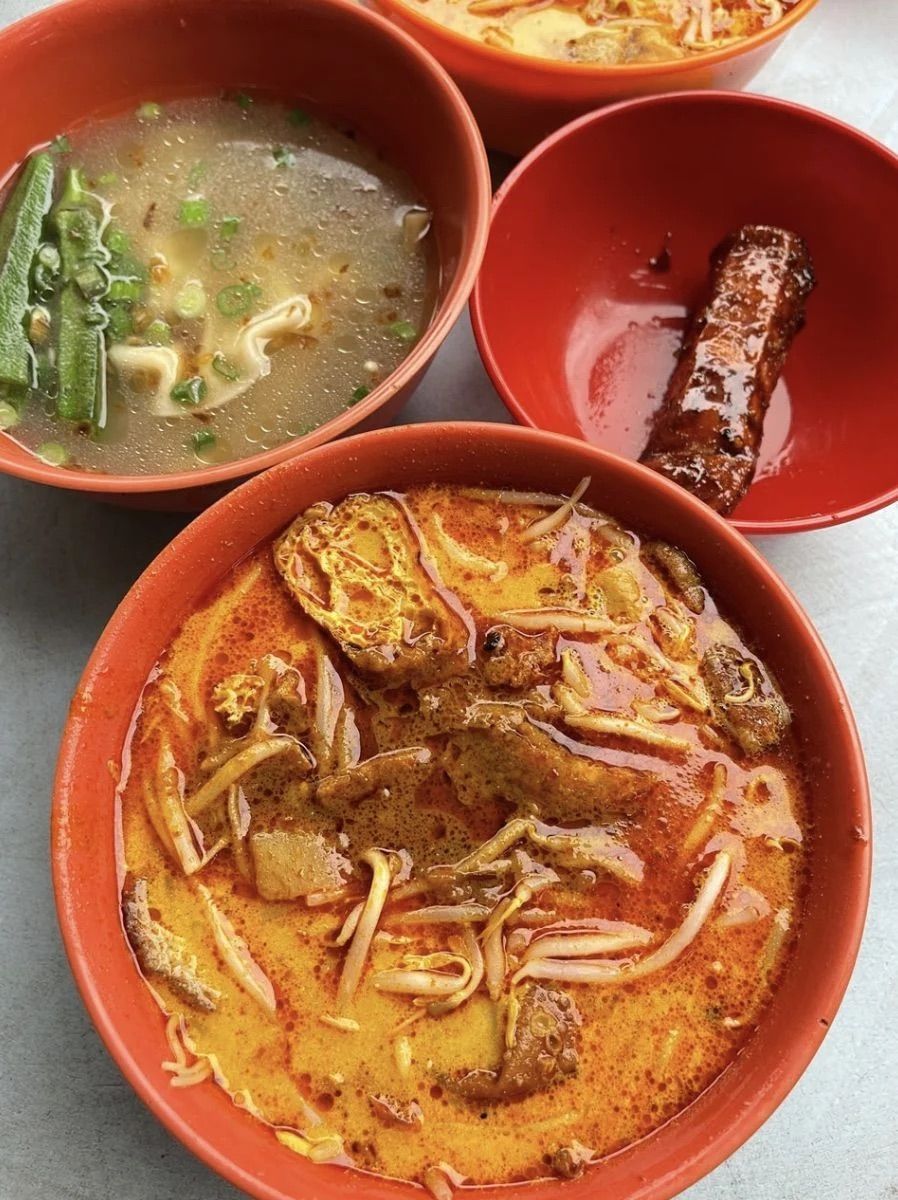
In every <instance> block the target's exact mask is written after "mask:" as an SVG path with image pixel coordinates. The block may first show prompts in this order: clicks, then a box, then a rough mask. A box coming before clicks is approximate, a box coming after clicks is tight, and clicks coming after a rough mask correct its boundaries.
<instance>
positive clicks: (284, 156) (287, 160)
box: [271, 146, 296, 167]
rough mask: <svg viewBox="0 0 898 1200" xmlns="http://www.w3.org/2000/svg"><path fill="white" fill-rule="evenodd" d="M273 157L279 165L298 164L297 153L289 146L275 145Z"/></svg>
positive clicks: (290, 165) (272, 152)
mask: <svg viewBox="0 0 898 1200" xmlns="http://www.w3.org/2000/svg"><path fill="white" fill-rule="evenodd" d="M271 157H272V158H273V159H274V163H275V166H277V167H292V166H294V165H295V164H296V155H295V154H294V153H293V151H292V150H291V149H290V147H289V146H275V147H274V149H273V150H272V151H271Z"/></svg>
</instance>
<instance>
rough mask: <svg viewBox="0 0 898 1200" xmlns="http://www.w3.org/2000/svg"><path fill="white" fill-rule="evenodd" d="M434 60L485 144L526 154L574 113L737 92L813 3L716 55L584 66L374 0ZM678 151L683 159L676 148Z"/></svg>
mask: <svg viewBox="0 0 898 1200" xmlns="http://www.w3.org/2000/svg"><path fill="white" fill-rule="evenodd" d="M374 2H375V3H376V4H377V5H378V7H379V8H381V9H382V10H383V11H384V12H386V13H388V14H389V16H390V18H391V19H392V20H393V21H395V22H396V24H397V25H400V26H402V27H403V28H404V29H407V30H409V32H411V33H413V34H414V36H415V37H416V38H417V39H418V41H419V42H420V43H421V44H422V45H423V46H426V47H427V49H428V50H429V51H430V52H431V53H432V54H433V55H434V56H435V57H436V58H438V59H439V60H440V62H441V63H442V64H443V66H445V67H446V69H447V70H448V71H449V72H450V74H451V75H452V77H453V79H455V81H456V82H457V83H458V85H459V87H460V88H461V90H462V91H463V92H464V94H465V96H466V98H467V100H468V102H469V104H470V105H471V108H472V109H473V110H474V115H475V116H476V117H477V120H478V122H479V123H480V128H481V129H482V130H483V136H484V138H485V140H486V144H487V145H488V146H491V147H492V148H493V149H494V150H504V151H505V152H506V153H507V154H515V155H518V154H526V152H527V151H528V150H529V149H530V148H531V147H532V146H534V145H536V143H537V142H538V141H539V140H540V139H541V138H544V137H545V136H546V134H548V133H551V132H552V131H553V130H554V129H558V128H559V126H561V125H564V124H565V122H567V121H570V120H572V119H573V118H574V117H579V116H580V115H581V113H585V112H589V111H590V110H591V109H594V108H598V107H599V105H602V104H609V103H612V102H613V101H617V100H626V99H629V98H630V97H632V96H646V95H652V94H655V93H658V92H673V91H679V90H680V89H681V88H722V87H724V88H738V87H742V86H743V85H744V84H746V83H748V81H749V80H750V79H752V78H753V77H754V76H755V75H756V74H757V73H758V71H759V70H760V69H761V67H762V66H763V65H764V63H765V62H766V61H767V59H768V58H769V57H770V56H771V54H773V52H774V51H775V50H776V49H777V47H778V46H779V44H780V41H781V39H782V38H783V37H785V35H786V34H787V33H788V32H789V30H790V29H793V28H794V27H795V25H797V24H798V22H799V21H800V20H802V18H803V17H806V16H807V14H808V13H809V12H810V11H811V9H812V8H813V7H814V5H815V4H816V3H817V0H798V3H797V4H796V5H795V7H794V8H792V9H790V10H789V12H788V13H787V14H786V15H785V17H784V18H783V19H782V21H778V22H777V23H776V24H775V25H772V26H771V27H770V28H769V29H764V30H762V31H761V32H760V33H757V34H755V35H754V36H753V37H750V38H744V39H743V40H742V41H740V42H737V43H735V44H734V45H732V46H726V47H724V48H723V49H722V50H713V51H711V52H710V53H708V54H702V55H696V56H695V57H693V58H683V59H676V60H673V61H670V62H652V63H625V64H622V65H620V66H608V67H602V66H585V65H577V64H575V63H569V62H556V61H552V60H550V59H542V58H534V57H531V56H529V55H524V54H514V53H512V52H510V51H508V50H500V49H495V48H494V47H491V46H487V45H485V44H484V43H483V42H480V41H475V40H474V39H473V38H468V37H464V36H462V35H461V34H459V33H455V32H454V31H453V30H451V29H447V28H446V27H445V26H444V25H440V24H439V23H438V22H437V21H434V20H432V19H430V18H429V17H428V16H427V8H426V5H424V6H422V7H419V5H418V4H417V3H415V0H374ZM684 153H688V151H687V149H686V145H685V143H684Z"/></svg>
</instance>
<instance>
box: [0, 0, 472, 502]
mask: <svg viewBox="0 0 898 1200" xmlns="http://www.w3.org/2000/svg"><path fill="white" fill-rule="evenodd" d="M235 88H241V89H245V90H248V91H254V90H258V91H259V92H261V93H263V94H267V95H271V96H273V97H276V98H278V99H283V100H287V101H290V100H300V99H301V100H304V101H308V102H309V103H310V104H311V105H312V106H314V107H315V109H316V110H317V111H320V112H321V113H322V115H324V116H326V117H328V116H329V117H332V118H334V119H336V120H338V121H340V122H341V123H343V124H346V125H349V126H351V127H352V128H354V129H356V130H357V131H358V132H359V133H360V134H363V135H364V136H365V137H366V138H367V139H368V140H369V141H370V142H371V143H373V145H374V146H375V147H377V148H378V149H379V150H380V151H381V152H382V153H383V155H384V157H385V158H387V159H388V160H389V161H390V162H392V163H394V164H396V165H397V166H400V167H403V168H404V169H405V170H406V171H407V172H408V174H409V175H410V176H411V177H412V179H413V180H414V182H415V183H416V185H417V187H418V189H419V191H420V192H421V194H422V196H423V197H424V199H425V202H426V203H427V204H428V205H429V207H430V208H431V209H432V210H433V213H434V226H433V229H434V236H435V237H436V241H437V248H438V258H439V271H440V275H439V288H438V300H437V306H436V310H435V312H434V314H433V317H432V319H431V321H430V324H429V326H428V328H427V329H426V331H425V333H424V334H423V336H422V337H421V339H420V340H419V341H418V343H417V344H416V345H415V347H414V349H413V350H412V351H411V353H410V354H409V356H408V357H407V358H406V359H405V361H404V362H402V363H401V364H400V365H399V366H398V367H397V369H396V370H395V371H393V373H392V374H391V375H390V376H388V378H387V379H385V380H384V381H383V382H382V383H381V384H380V385H379V386H378V387H376V388H374V389H373V390H372V392H371V393H370V395H368V396H367V397H366V398H365V399H364V400H362V401H361V402H360V403H358V404H356V405H355V406H354V407H352V408H350V409H348V410H347V411H345V412H342V413H340V414H339V415H338V416H336V417H334V418H333V419H331V420H330V421H327V422H325V424H323V425H321V426H320V427H319V428H318V429H315V430H314V431H313V432H312V433H309V434H307V435H306V436H304V437H301V438H297V439H295V440H294V441H290V442H286V443H285V444H284V445H281V446H278V447H276V448H275V449H273V450H268V451H265V452H264V453H261V454H256V455H252V456H251V457H249V458H243V459H240V460H238V461H236V462H231V463H225V464H222V465H219V466H211V467H205V468H201V469H198V470H193V471H184V472H179V473H174V474H168V475H129V476H124V475H101V474H97V473H90V472H87V471H77V470H68V469H64V470H63V469H59V468H57V467H51V466H48V465H46V464H44V463H42V462H41V461H40V460H39V459H37V458H36V457H34V456H33V455H31V454H29V453H27V452H26V451H25V450H23V449H22V448H21V447H19V446H18V445H16V443H15V442H14V441H13V440H12V439H11V438H10V437H8V436H6V435H5V434H0V471H5V472H7V473H9V474H11V475H18V476H21V477H22V478H23V479H31V480H33V481H35V482H37V483H47V484H51V485H52V486H55V487H65V488H72V489H75V490H77V491H87V492H95V493H98V494H100V495H101V496H103V497H105V498H107V499H115V500H119V501H124V502H127V503H132V504H140V505H142V506H146V507H153V508H175V509H179V508H180V509H190V508H198V507H202V505H204V504H207V503H209V502H210V500H212V499H215V498H217V496H219V495H221V494H222V493H223V492H224V491H226V490H227V489H228V487H230V486H232V485H233V484H234V483H235V482H236V481H239V480H241V479H244V478H246V477H247V476H249V475H253V474H255V473H256V472H257V471H261V470H262V469H264V468H265V467H269V466H271V465H272V464H273V463H276V462H281V461H283V460H284V459H286V458H290V457H291V456H293V455H295V454H298V453H301V452H302V451H303V450H306V449H308V448H310V447H311V446H317V445H319V444H321V443H322V442H326V441H329V440H330V439H331V438H334V437H337V436H339V435H340V434H345V433H347V432H349V431H350V430H353V429H357V428H362V429H365V428H371V427H373V426H376V425H381V424H385V423H386V422H387V421H388V420H389V419H390V418H391V417H393V416H394V415H395V414H396V412H397V411H398V409H399V408H400V407H401V405H402V404H403V403H404V401H405V400H407V399H408V397H409V396H410V394H411V392H412V391H413V390H414V388H415V386H416V385H417V384H418V383H419V382H420V379H421V376H422V375H423V373H424V370H425V368H426V367H427V366H428V364H429V363H430V360H431V359H432V358H433V356H434V354H435V353H436V351H437V349H438V348H439V346H440V345H441V344H442V342H443V340H444V339H445V337H446V335H447V334H448V333H449V330H450V329H451V328H452V325H453V323H454V322H455V319H456V318H457V317H458V315H459V313H460V312H461V310H462V308H463V307H464V304H465V301H466V300H467V298H468V295H469V293H470V291H471V288H472V286H473V284H474V279H475V277H476V275H477V269H478V267H479V266H480V260H481V258H482V256H483V249H484V245H485V242H486V234H487V227H488V222H489V203H490V196H491V191H492V189H491V186H490V179H489V170H488V168H487V163H486V155H485V152H484V149H483V143H482V141H481V139H480V134H479V132H478V130H477V126H476V124H475V122H474V118H473V117H472V116H471V112H470V110H469V109H468V107H467V105H466V104H465V102H464V100H463V99H462V97H461V95H460V94H459V92H458V89H457V88H456V87H455V85H454V84H453V83H452V81H451V79H449V77H448V76H447V75H446V73H445V72H444V71H443V69H442V68H441V67H440V66H439V65H438V64H437V63H436V62H434V60H433V59H432V58H431V57H430V55H429V54H427V53H426V52H425V51H423V50H422V49H421V47H420V46H419V45H418V44H417V43H416V42H415V41H414V40H413V39H412V38H410V37H408V36H407V35H406V34H404V33H402V32H401V31H400V30H398V29H396V28H395V27H394V26H392V25H391V24H390V23H389V21H387V20H385V19H384V18H383V17H380V16H378V15H377V14H376V13H372V12H368V11H366V10H365V9H363V8H361V7H360V6H359V5H357V4H354V3H351V2H350V0H265V2H264V3H257V0H68V3H64V4H59V5H56V6H55V7H53V8H48V9H45V10H44V11H42V12H40V13H38V14H37V15H36V16H33V17H29V18H27V19H26V20H23V21H20V22H19V23H18V24H16V25H12V26H10V27H9V28H7V29H5V30H2V31H0V111H3V112H4V113H6V114H7V117H8V119H5V120H3V121H0V180H2V178H3V177H4V176H5V175H7V174H8V172H9V171H10V170H11V169H12V168H13V167H14V166H15V164H16V163H18V162H20V161H21V159H22V158H23V156H24V155H26V154H27V153H28V152H29V150H30V149H31V148H32V147H34V146H36V145H39V144H41V143H43V142H46V141H48V140H49V139H51V138H52V137H54V136H55V135H56V134H58V133H60V132H63V131H65V130H67V129H70V128H72V126H74V125H77V124H79V123H82V122H85V121H90V120H91V119H93V118H95V117H98V116H102V115H109V114H112V113H117V112H122V111H128V110H129V109H131V108H133V107H134V105H135V104H136V103H139V102H140V101H141V100H146V99H147V98H151V99H154V100H165V99H166V98H170V97H173V96H178V95H185V94H191V93H193V94H197V93H198V94H207V95H209V94H212V95H214V94H216V93H217V92H220V91H222V90H223V89H228V90H233V89H235Z"/></svg>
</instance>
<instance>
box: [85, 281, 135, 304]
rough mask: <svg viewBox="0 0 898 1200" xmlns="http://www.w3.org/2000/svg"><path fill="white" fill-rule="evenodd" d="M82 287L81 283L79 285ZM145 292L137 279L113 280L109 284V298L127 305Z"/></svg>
mask: <svg viewBox="0 0 898 1200" xmlns="http://www.w3.org/2000/svg"><path fill="white" fill-rule="evenodd" d="M78 286H79V287H80V286H81V285H80V283H79V285H78ZM142 291H143V286H142V285H141V283H140V282H139V281H138V280H137V279H113V280H112V282H111V283H110V284H109V291H108V293H107V294H108V296H109V299H110V300H113V301H115V300H123V301H125V302H126V303H133V302H134V301H135V300H139V299H140V294H141V292H142Z"/></svg>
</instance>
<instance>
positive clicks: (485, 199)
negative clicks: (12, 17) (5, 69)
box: [0, 0, 492, 495]
mask: <svg viewBox="0 0 898 1200" xmlns="http://www.w3.org/2000/svg"><path fill="white" fill-rule="evenodd" d="M278 3H279V5H280V7H281V8H282V9H288V10H289V9H290V8H291V7H295V8H296V10H297V17H299V16H300V15H301V4H300V3H296V2H295V0H278ZM316 3H318V4H321V5H324V6H328V7H331V8H333V9H335V10H338V11H339V12H341V13H342V14H343V15H344V16H345V17H348V18H349V19H350V20H353V21H359V22H362V23H367V24H369V25H371V26H373V27H375V28H377V29H379V30H380V33H381V35H382V36H383V37H384V38H386V39H389V40H392V41H393V42H395V43H397V44H398V45H399V46H401V47H402V48H403V49H404V51H405V54H406V55H407V56H408V57H409V58H412V59H415V60H416V61H417V62H418V63H419V65H420V66H421V67H422V68H423V69H424V70H425V71H426V72H427V73H429V74H430V75H431V76H432V77H433V79H434V80H435V81H436V82H437V83H438V84H439V86H440V90H441V91H442V93H443V95H444V96H445V98H446V99H447V101H448V102H449V109H450V112H449V114H447V115H448V116H449V118H450V119H451V120H452V121H453V123H454V124H455V126H456V128H457V129H458V131H459V132H460V134H461V140H462V145H463V151H464V157H463V161H462V163H461V164H460V170H462V171H464V172H466V173H467V175H468V177H469V179H470V182H471V192H472V209H473V212H472V214H471V218H470V225H469V230H468V233H467V239H466V240H467V245H466V246H465V247H464V248H463V250H462V252H461V254H460V255H459V262H458V269H457V271H456V273H455V278H454V279H453V280H452V284H451V286H450V287H449V289H448V291H447V293H446V295H445V297H444V298H443V300H442V301H441V302H440V303H439V305H438V307H437V308H436V310H435V312H434V314H433V317H432V318H431V321H430V323H429V325H428V326H427V328H426V329H425V331H424V333H423V334H422V335H421V337H420V338H419V340H418V341H417V342H416V343H415V346H414V348H413V349H412V350H411V352H410V353H409V354H408V356H407V357H406V358H404V359H403V360H402V362H401V363H400V364H399V365H398V366H397V367H396V369H395V370H394V371H392V372H391V373H390V375H388V376H387V378H386V379H384V380H383V381H382V382H381V383H379V384H378V385H377V387H375V388H372V390H371V392H370V393H369V395H367V396H366V397H365V398H364V400H361V401H360V402H359V403H357V404H354V405H353V406H352V408H348V409H346V410H345V411H344V412H342V413H338V414H337V415H336V416H335V417H332V418H331V419H330V420H329V421H326V422H325V423H324V424H323V425H319V426H318V428H317V429H313V430H312V431H311V433H307V434H304V435H303V436H302V437H298V438H293V439H292V440H291V441H288V442H284V443H282V444H281V445H280V446H275V447H274V448H273V449H271V450H264V451H262V452H260V453H259V454H253V455H250V456H249V457H247V458H240V459H235V460H234V461H233V462H228V463H221V464H218V465H215V466H209V467H202V468H199V469H197V470H194V471H177V472H174V473H172V474H164V475H100V474H96V473H92V472H90V471H79V470H70V469H66V470H60V469H59V468H58V467H53V466H49V465H47V464H46V463H42V462H41V461H40V459H39V458H37V457H35V456H32V455H30V454H29V455H28V456H27V457H26V458H25V459H23V460H21V461H19V460H16V461H9V460H7V459H6V458H5V457H3V456H2V455H0V472H3V473H5V474H8V475H14V476H17V477H19V478H21V479H28V480H31V481H32V482H34V483H45V484H49V485H50V486H51V487H60V488H65V489H67V490H70V491H79V492H99V493H113V494H129V495H134V494H149V493H163V492H174V491H180V490H182V489H196V488H202V487H205V486H207V485H211V484H226V483H229V482H231V481H234V480H239V479H243V478H244V477H246V476H247V475H251V474H256V473H257V472H259V471H263V470H265V469H266V468H267V467H272V466H274V465H275V464H276V463H280V462H284V461H285V460H286V459H289V458H293V457H295V456H296V455H297V454H303V453H304V452H305V451H307V450H311V449H312V448H313V447H315V446H320V445H323V444H324V443H326V442H329V441H331V440H332V439H333V438H337V437H340V436H341V435H343V434H346V433H348V432H350V431H351V430H352V429H354V428H355V427H356V426H358V425H360V424H362V423H363V422H364V421H366V420H368V419H369V418H371V417H372V416H373V415H374V414H375V413H376V412H377V411H378V410H379V409H381V408H383V407H384V405H386V404H388V403H389V402H390V401H391V400H392V399H393V397H394V396H395V395H396V393H397V392H400V391H401V390H402V389H403V388H404V387H406V386H407V385H408V384H409V383H410V382H411V381H412V380H413V379H414V377H415V376H416V375H417V374H419V373H420V372H421V371H423V370H424V368H425V367H426V366H427V365H428V363H429V362H430V360H431V359H432V358H433V356H434V355H435V354H436V352H437V350H438V349H439V348H440V346H441V345H442V343H443V342H444V341H445V339H446V337H447V336H448V334H449V332H450V330H451V329H452V327H453V325H454V324H455V322H456V320H457V319H458V317H459V315H460V314H461V312H462V309H463V308H464V306H465V303H466V302H467V300H468V297H469V296H470V293H471V289H472V288H473V286H474V282H475V280H476V278H477V272H478V271H479V269H480V264H481V262H482V260H483V255H484V252H485V250H486V242H487V237H488V234H489V222H490V200H491V197H492V182H491V179H490V171H489V163H488V161H487V157H486V148H485V147H484V144H483V139H482V137H481V136H480V129H479V127H478V125H477V122H476V120H475V119H474V115H473V113H472V112H471V110H470V108H469V107H468V103H467V101H466V100H465V98H464V97H463V96H462V94H461V92H460V91H459V89H458V87H457V86H456V84H455V83H454V82H453V80H452V79H451V78H450V76H449V74H448V73H447V72H446V70H445V69H444V68H443V67H442V66H441V65H440V64H439V63H438V62H437V60H436V59H435V58H434V57H433V56H432V55H431V54H430V53H429V52H428V51H427V50H425V49H424V47H423V46H422V45H421V44H420V42H418V41H416V40H415V39H414V38H413V37H412V36H411V35H410V34H408V33H406V32H405V31H404V30H402V29H399V28H398V27H397V26H396V25H395V24H394V23H393V22H392V21H389V20H388V19H387V18H386V17H384V16H381V15H380V14H379V13H376V12H373V11H372V10H370V9H368V8H365V7H363V6H362V5H360V4H358V3H355V2H354V0H316ZM147 4H150V6H152V3H151V0H59V2H58V3H55V4H53V5H51V6H50V7H49V8H45V9H42V10H41V11H40V12H37V13H34V14H32V15H31V16H28V17H24V18H22V19H21V20H20V21H17V22H15V23H14V24H12V25H9V26H7V27H6V28H5V29H0V57H6V56H12V55H15V54H23V55H25V54H27V53H28V48H29V46H30V45H31V44H32V43H34V42H39V41H42V40H43V39H44V38H46V37H47V36H52V33H53V31H54V30H55V29H56V27H57V26H58V24H59V23H60V22H63V23H66V22H67V23H69V24H71V23H78V24H80V25H81V26H82V33H83V36H87V34H88V33H89V32H90V30H91V29H93V30H96V29H97V28H100V27H102V24H103V16H104V12H106V11H110V10H115V11H122V10H124V11H127V10H128V9H136V8H138V7H139V6H141V5H142V6H143V7H147ZM266 7H267V5H263V6H261V7H260V9H259V20H262V21H264V10H265V8H266Z"/></svg>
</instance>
